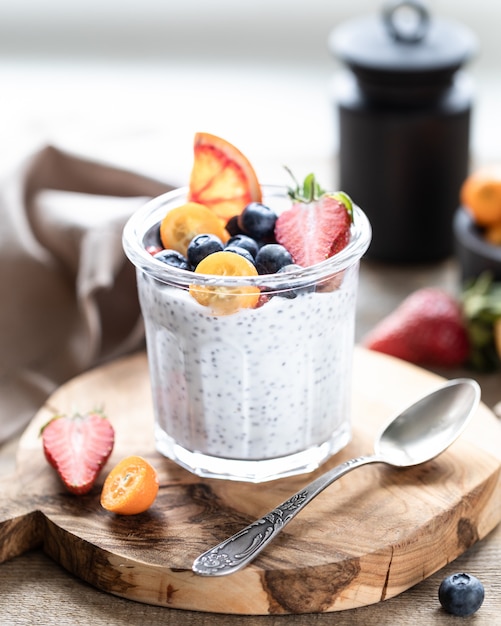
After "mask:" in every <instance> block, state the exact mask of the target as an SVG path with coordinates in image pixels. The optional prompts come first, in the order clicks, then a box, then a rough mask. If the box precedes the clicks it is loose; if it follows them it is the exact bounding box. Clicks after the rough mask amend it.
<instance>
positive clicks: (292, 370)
mask: <svg viewBox="0 0 501 626" xmlns="http://www.w3.org/2000/svg"><path fill="white" fill-rule="evenodd" d="M263 191H264V193H265V194H267V196H268V204H269V205H270V206H275V205H276V204H277V203H278V202H280V201H283V198H284V196H285V190H284V189H282V188H274V187H265V186H263ZM185 193H186V190H177V191H176V192H171V193H169V194H165V195H164V196H161V197H159V198H157V199H155V200H152V201H151V202H150V203H148V204H147V205H146V206H145V207H143V209H142V210H140V211H139V212H137V213H136V214H135V215H134V216H133V217H132V218H131V220H130V221H129V223H128V224H127V226H126V229H125V232H124V247H125V250H126V253H127V255H128V256H129V258H130V259H131V260H132V261H133V262H134V264H135V265H136V268H137V279H138V291H139V298H140V303H141V309H142V312H143V317H144V321H145V329H146V341H147V353H148V360H149V370H150V378H151V385H152V392H153V403H154V411H155V437H156V445H157V448H158V449H159V451H160V452H162V453H163V454H164V455H165V456H167V457H169V458H171V459H173V460H174V461H176V462H177V463H179V464H180V465H182V466H184V467H186V468H187V469H189V470H190V471H192V472H194V473H196V474H199V475H202V476H211V477H223V478H229V479H234V480H246V481H254V482H260V481H263V480H270V479H274V478H278V477H281V476H285V475H291V474H297V473H301V472H305V471H311V470H313V469H315V468H316V467H318V466H319V465H320V464H321V463H322V462H323V461H325V460H326V459H327V458H328V457H329V456H331V455H332V454H334V453H335V452H337V451H338V450H340V449H341V448H342V447H344V446H345V445H346V444H347V443H348V441H349V439H350V436H351V428H350V422H351V420H350V397H351V361H352V353H353V344H354V321H355V310H356V293H357V283H358V265H359V259H360V257H361V256H362V254H363V253H364V252H365V250H366V249H367V246H368V244H369V239H370V227H369V224H368V222H367V219H366V218H365V215H364V214H363V213H362V212H361V211H360V210H359V209H358V208H357V207H355V208H354V210H355V215H354V224H353V227H352V230H353V232H352V234H351V241H350V243H349V244H348V246H347V247H346V248H345V249H344V250H342V251H341V252H340V253H339V254H337V255H335V257H332V258H330V259H328V260H327V261H325V262H323V263H320V264H318V265H317V266H313V267H310V268H306V269H302V270H300V271H298V273H297V274H294V275H291V276H289V275H287V276H286V275H282V276H279V275H269V276H259V277H245V278H243V279H242V280H243V281H244V282H245V284H253V285H259V288H260V290H261V292H262V294H263V298H262V301H261V302H260V304H259V306H257V307H256V308H242V309H239V310H237V311H236V312H234V313H232V314H229V315H216V314H214V313H212V312H211V310H210V309H209V308H208V307H206V306H204V305H203V304H200V303H199V302H197V301H196V299H195V298H193V297H192V295H191V294H190V292H189V289H190V286H193V283H194V282H196V281H200V283H205V284H209V283H214V282H216V283H218V284H219V283H220V282H221V281H223V282H224V285H225V286H226V287H227V288H230V287H228V285H235V284H238V283H239V282H241V281H238V279H237V278H235V277H232V278H230V279H225V278H223V277H214V276H212V277H211V276H207V275H205V276H204V275H202V276H195V275H194V274H193V273H192V272H188V271H186V270H181V269H176V268H168V267H166V266H165V265H163V264H162V263H160V262H158V261H156V260H155V259H154V258H152V257H151V255H149V254H148V253H147V252H146V251H145V237H146V235H147V233H148V232H151V229H152V228H154V227H155V224H157V223H158V221H159V220H160V219H161V217H162V215H163V214H165V212H166V211H167V210H168V209H169V207H174V206H176V205H177V204H179V203H180V202H181V201H182V199H183V197H185ZM274 203H275V204H274ZM233 297H238V296H233Z"/></svg>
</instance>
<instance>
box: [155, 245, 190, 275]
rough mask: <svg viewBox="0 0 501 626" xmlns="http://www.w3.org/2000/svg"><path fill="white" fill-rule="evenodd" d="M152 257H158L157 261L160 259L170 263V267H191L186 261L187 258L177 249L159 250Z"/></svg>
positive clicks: (183, 268)
mask: <svg viewBox="0 0 501 626" xmlns="http://www.w3.org/2000/svg"><path fill="white" fill-rule="evenodd" d="M153 258H155V259H158V260H159V261H162V263H165V264H167V265H171V266H172V267H177V268H179V269H181V270H189V269H191V268H190V264H189V263H188V259H186V257H184V256H183V255H182V254H181V253H180V252H178V251H177V250H168V249H167V250H161V251H160V252H157V254H155V255H154V257H153Z"/></svg>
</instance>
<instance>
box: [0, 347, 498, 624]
mask: <svg viewBox="0 0 501 626" xmlns="http://www.w3.org/2000/svg"><path fill="white" fill-rule="evenodd" d="M441 382H442V379H441V378H439V377H438V376H436V375H434V374H431V373H429V372H426V371H424V370H421V369H419V368H417V367H414V366H412V365H408V364H405V363H403V362H401V361H398V360H396V359H392V358H391V357H386V356H383V355H380V354H377V353H375V352H369V351H365V350H363V349H360V348H358V349H357V350H356V354H355V363H354V376H353V425H354V433H353V440H352V442H351V443H350V444H349V445H348V447H347V448H346V449H345V450H343V451H342V452H341V453H339V454H337V455H336V456H335V457H334V458H333V459H331V461H330V462H329V463H327V464H326V466H325V467H324V468H322V469H326V468H327V467H331V466H333V465H334V464H337V463H339V462H341V461H343V460H346V459H348V458H350V457H353V456H358V455H360V454H365V453H370V452H372V441H373V437H374V434H375V432H376V431H378V430H379V428H380V426H381V425H382V424H383V422H386V421H387V420H388V419H389V417H391V416H392V415H393V414H395V413H396V412H397V411H399V410H400V409H402V408H404V407H405V406H407V405H408V404H410V403H411V402H413V401H414V400H416V399H418V398H419V397H420V396H421V395H423V394H424V393H426V392H428V391H430V390H431V389H433V388H435V387H436V386H438V384H440V383H441ZM96 405H104V407H105V410H106V412H107V414H108V416H109V419H110V420H111V422H112V423H113V425H114V427H115V430H116V444H115V449H114V452H113V454H112V457H111V458H110V460H109V462H108V464H107V466H106V468H105V471H104V472H103V474H102V475H101V477H100V479H99V481H98V483H97V484H96V485H95V487H94V489H93V490H92V491H91V493H89V494H88V495H86V496H82V497H76V496H73V495H71V494H69V493H67V492H66V491H65V489H64V488H63V487H62V484H61V483H60V482H59V479H58V477H57V475H56V474H55V472H54V470H53V469H52V468H51V467H50V466H49V465H48V463H47V462H46V461H45V458H44V456H43V451H42V444H41V439H40V437H39V431H40V427H41V426H42V425H43V424H44V423H45V422H46V421H47V420H48V419H49V418H50V417H51V416H52V414H53V413H54V412H55V411H58V412H70V413H71V412H73V411H74V410H75V408H78V409H79V410H87V409H91V408H94V407H95V406H96ZM152 419H153V418H152V406H151V400H150V389H149V381H148V373H147V363H146V358H145V355H144V354H138V355H135V356H133V357H130V358H126V359H123V360H120V361H117V362H114V363H112V364H111V365H107V366H105V367H101V368H98V369H96V370H94V371H91V372H89V373H86V374H84V375H82V376H80V377H78V378H76V379H74V380H72V381H70V382H69V383H67V384H66V385H64V386H63V387H61V388H60V389H59V390H58V391H57V392H56V393H54V394H53V396H52V397H51V398H50V399H49V400H48V402H47V403H46V405H45V406H44V407H43V408H42V409H41V410H40V411H39V413H38V414H37V415H36V417H35V418H34V420H33V422H32V423H31V425H30V426H29V427H28V429H27V430H26V432H25V433H24V435H23V437H22V439H21V442H20V446H19V451H18V459H17V466H18V469H17V472H16V474H15V475H14V476H10V477H8V478H7V479H3V480H2V481H1V483H0V489H1V493H2V496H1V500H0V561H4V560H6V559H9V558H12V557H15V556H16V555H18V554H21V553H22V552H23V551H26V550H28V549H31V548H34V547H38V546H41V547H42V548H43V550H44V551H45V552H46V553H47V554H48V555H50V556H51V557H52V558H53V559H55V560H56V561H57V562H59V563H60V564H61V565H62V566H63V567H65V568H67V569H68V570H69V571H70V572H72V573H74V574H75V575H76V576H78V577H80V578H81V579H83V580H85V581H87V582H88V583H90V584H91V585H94V586H95V587H97V588H99V589H102V590H104V591H106V592H109V593H111V594H116V595H118V596H122V597H125V598H129V599H131V600H136V601H139V602H145V603H148V604H155V605H162V606H166V607H173V608H178V609H193V610H200V611H211V612H216V613H233V614H280V613H292V614H294V613H312V612H323V611H338V610H343V609H349V608H353V607H357V606H362V605H367V604H372V603H376V602H380V601H382V600H385V599H386V598H390V597H392V596H394V595H396V594H399V593H401V592H403V591H404V590H406V589H408V588H409V587H411V586H412V585H414V584H416V583H418V582H419V581H421V580H422V579H424V578H426V577H427V576H430V575H431V574H432V573H433V572H435V571H436V570H438V569H439V568H441V567H442V566H444V565H445V564H447V563H448V562H450V561H451V560H453V559H454V558H455V557H457V556H458V555H459V554H461V553H462V552H464V551H465V550H466V549H467V548H469V547H470V546H471V545H472V544H474V543H475V542H476V541H478V540H479V539H482V538H483V537H485V536H486V535H487V534H488V533H489V531H491V530H492V529H493V528H494V527H495V526H496V525H497V524H498V522H499V521H500V519H501V497H500V495H501V494H500V491H501V480H500V466H501V460H500V452H499V451H500V450H501V445H500V443H501V430H500V425H499V424H498V421H497V419H496V418H495V417H494V415H493V414H492V413H491V412H490V411H489V410H488V409H487V408H486V407H485V406H484V405H481V406H480V408H479V410H478V412H477V414H476V415H475V417H474V419H473V421H472V423H471V425H470V426H469V427H468V429H467V431H466V432H465V433H464V434H463V435H462V437H461V438H460V439H459V440H458V441H457V442H456V443H454V444H453V446H452V447H451V448H450V449H449V450H448V451H447V452H445V453H444V454H442V455H441V456H440V457H438V458H437V459H435V460H434V461H430V462H428V463H426V464H424V465H422V466H419V467H417V468H412V469H404V470H395V469H391V468H390V467H386V466H383V465H370V466H366V467H364V468H360V469H358V470H356V471H354V472H352V473H350V474H349V475H348V476H346V477H344V478H342V479H340V480H339V481H337V482H336V483H335V484H333V485H332V486H331V487H329V488H328V489H327V490H326V491H324V492H323V493H322V494H320V495H319V496H318V497H317V498H316V500H314V501H313V502H312V503H311V504H310V506H309V507H307V508H306V509H305V510H304V511H303V512H301V513H300V514H299V515H298V517H297V518H296V519H295V520H293V521H292V522H291V523H290V525H289V526H287V528H286V529H285V530H284V532H283V533H282V534H281V535H280V536H279V537H278V538H277V539H276V540H275V542H274V543H272V544H271V545H270V546H269V547H268V548H267V549H266V550H265V551H264V552H263V553H262V554H261V555H260V556H259V557H258V558H257V559H256V560H255V561H254V562H253V563H252V564H251V565H250V566H248V567H247V568H246V569H244V570H242V571H240V572H237V573H235V574H232V575H230V576H226V577H222V578H205V577H198V576H196V575H195V574H193V573H192V572H191V563H192V561H193V559H194V558H195V557H196V556H197V555H198V554H199V553H201V552H203V551H204V550H206V549H207V548H209V547H211V546H212V545H214V544H215V543H217V542H219V541H221V540H222V539H224V538H226V537H227V536H229V535H231V534H233V533H234V532H236V531H237V530H239V529H240V528H241V527H243V526H244V525H246V524H248V523H249V522H251V521H253V520H254V519H256V518H257V517H260V516H261V515H262V514H263V513H265V512H267V511H268V510H270V509H272V508H273V507H274V506H275V505H276V504H278V503H280V502H281V501H282V500H285V499H286V498H287V497H289V496H290V495H291V494H293V493H294V492H295V491H296V490H297V489H299V488H300V487H302V486H303V485H305V484H306V483H307V482H308V481H309V480H311V478H312V475H311V474H310V475H309V476H301V477H293V478H286V479H281V480H278V481H274V482H270V483H265V484H264V485H263V484H261V485H254V484H246V483H240V482H232V481H222V480H215V479H201V478H198V477H196V476H194V475H191V474H190V473H189V472H187V471H186V470H184V469H181V468H180V467H178V466H176V465H175V464H174V463H172V462H171V461H169V460H167V459H165V458H163V457H161V456H160V455H159V454H158V453H156V452H155V450H154V443H153V436H152ZM129 454H140V455H143V456H144V457H146V458H148V459H149V460H150V461H151V462H152V463H153V464H154V466H155V467H156V468H157V470H158V472H159V476H160V483H161V487H160V492H159V495H158V498H157V500H156V501H155V503H154V505H153V506H152V507H151V509H150V510H149V511H147V512H145V513H142V514H140V515H137V516H132V517H120V516H115V515H113V514H111V513H108V512H107V511H105V510H104V509H102V508H101V507H100V504H99V495H100V489H101V486H102V483H103V481H104V477H105V475H106V473H107V471H108V470H109V469H111V467H112V466H113V465H114V464H115V463H116V462H117V461H118V460H119V459H121V458H123V457H124V456H127V455H129ZM316 474H317V472H315V475H316Z"/></svg>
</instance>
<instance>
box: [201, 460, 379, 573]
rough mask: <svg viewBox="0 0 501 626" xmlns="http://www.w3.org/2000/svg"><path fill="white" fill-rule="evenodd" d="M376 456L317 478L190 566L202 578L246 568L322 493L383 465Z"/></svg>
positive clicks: (338, 466)
mask: <svg viewBox="0 0 501 626" xmlns="http://www.w3.org/2000/svg"><path fill="white" fill-rule="evenodd" d="M383 462H384V461H383V460H382V459H381V458H380V457H378V456H361V457H357V458H355V459H351V460H350V461H345V462H344V463H341V465H337V466H336V467H333V468H332V469H331V470H329V471H328V472H326V473H325V474H322V475H321V476H319V477H318V478H317V479H316V480H314V481H313V482H311V483H310V484H309V485H307V486H306V487H304V488H303V489H301V490H299V491H298V492H297V493H295V494H294V495H293V496H291V497H290V498H289V499H288V500H286V501H285V502H282V504H280V505H278V506H277V507H276V508H275V509H273V511H270V512H269V513H267V514H266V515H264V516H263V517H262V518H261V519H258V520H256V521H255V522H252V524H250V525H249V526H247V527H246V528H243V529H242V530H240V531H239V532H237V533H236V534H235V535H233V536H232V537H229V538H228V539H225V540H224V541H222V542H221V543H220V544H218V545H217V546H214V547H213V548H211V549H210V550H207V551H206V552H204V553H203V554H201V555H200V556H199V557H197V558H196V559H195V560H194V562H193V565H192V569H193V571H194V572H195V574H200V575H201V576H225V575H226V574H232V573H233V572H236V571H237V570H239V569H242V568H243V567H245V566H246V565H247V564H248V563H250V562H251V561H252V560H253V559H254V558H255V557H256V556H257V555H258V554H259V553H260V552H261V550H263V549H264V548H265V547H266V546H267V545H268V544H269V543H270V542H271V541H272V540H273V539H274V538H275V537H276V536H277V535H278V533H280V532H281V530H282V529H283V528H285V526H286V525H287V524H288V523H289V522H290V521H291V520H292V519H293V518H294V517H295V516H296V515H297V514H298V513H299V511H301V510H302V509H303V508H304V507H305V506H306V505H307V504H308V503H309V502H311V501H312V500H313V498H315V497H316V496H317V495H318V494H319V493H320V492H321V491H323V490H324V489H325V488H326V487H328V486H329V485H331V484H332V483H333V482H334V481H335V480H337V479H338V478H341V476H344V475H345V474H347V473H348V472H350V471H351V470H353V469H355V468H356V467H360V466H362V465H366V464H368V463H383Z"/></svg>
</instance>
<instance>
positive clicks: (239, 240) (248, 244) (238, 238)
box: [226, 233, 259, 259]
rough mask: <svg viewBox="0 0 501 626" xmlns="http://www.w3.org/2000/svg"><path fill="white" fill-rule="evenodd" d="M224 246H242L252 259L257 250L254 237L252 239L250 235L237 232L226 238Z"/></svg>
mask: <svg viewBox="0 0 501 626" xmlns="http://www.w3.org/2000/svg"><path fill="white" fill-rule="evenodd" d="M226 246H227V247H228V246H238V247H239V248H244V249H245V250H248V251H249V252H250V253H251V254H252V258H253V259H255V258H256V254H257V253H258V250H259V245H258V243H257V241H256V240H255V239H252V237H249V236H248V235H244V234H243V233H239V234H237V235H234V236H233V237H230V239H228V241H227V243H226Z"/></svg>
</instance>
